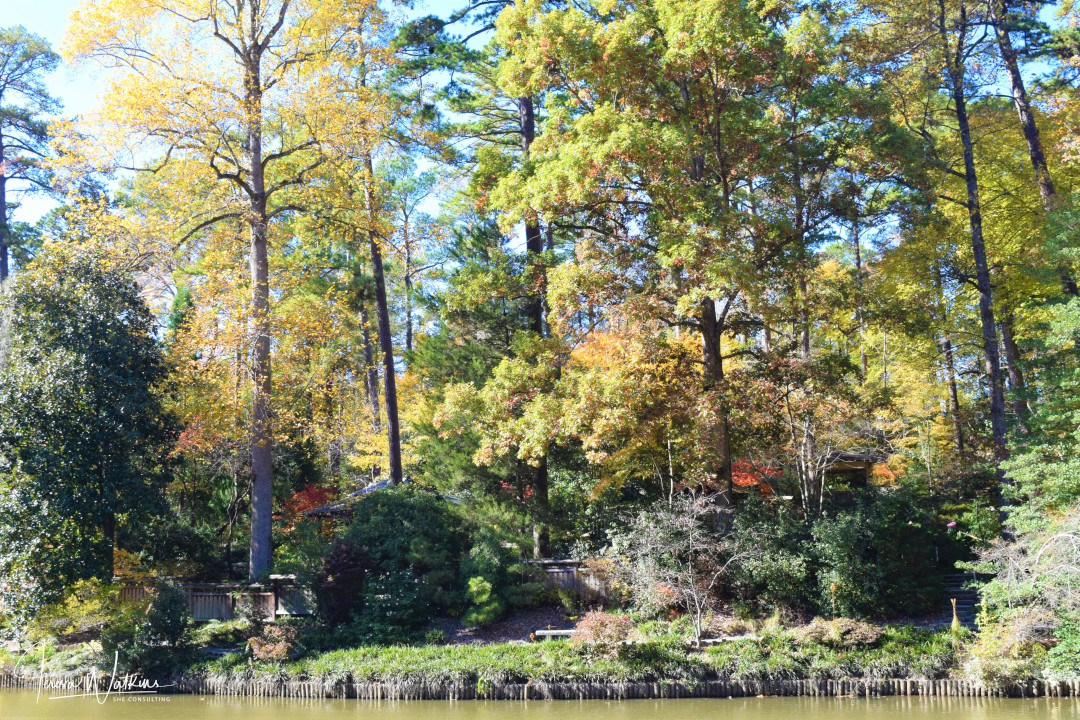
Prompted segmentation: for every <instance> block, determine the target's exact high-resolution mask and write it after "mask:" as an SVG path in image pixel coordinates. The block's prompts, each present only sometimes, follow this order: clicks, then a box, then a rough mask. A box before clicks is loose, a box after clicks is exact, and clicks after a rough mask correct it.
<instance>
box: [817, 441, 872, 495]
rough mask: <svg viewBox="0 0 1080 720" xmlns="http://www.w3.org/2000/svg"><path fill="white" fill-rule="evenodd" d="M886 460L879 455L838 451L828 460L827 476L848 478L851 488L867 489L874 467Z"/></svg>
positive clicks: (826, 466)
mask: <svg viewBox="0 0 1080 720" xmlns="http://www.w3.org/2000/svg"><path fill="white" fill-rule="evenodd" d="M885 460H886V458H883V457H880V456H878V455H867V454H865V453H857V452H847V451H844V450H837V451H835V452H832V453H830V454H829V456H828V458H826V465H825V474H826V475H840V476H843V477H845V478H847V482H848V486H849V487H851V488H857V487H866V486H867V485H868V484H869V483H870V473H871V471H873V469H874V466H875V465H879V464H881V463H883V462H885Z"/></svg>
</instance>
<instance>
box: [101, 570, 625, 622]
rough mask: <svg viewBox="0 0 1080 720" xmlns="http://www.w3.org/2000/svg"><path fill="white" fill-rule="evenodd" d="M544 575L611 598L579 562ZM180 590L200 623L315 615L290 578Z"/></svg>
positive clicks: (126, 590)
mask: <svg viewBox="0 0 1080 720" xmlns="http://www.w3.org/2000/svg"><path fill="white" fill-rule="evenodd" d="M530 564H532V565H534V566H536V567H537V568H539V569H540V570H541V571H543V573H544V581H545V583H546V584H547V585H548V587H551V588H555V589H560V590H566V591H568V592H574V593H577V594H579V595H580V596H581V597H582V598H584V599H586V600H587V601H595V600H599V599H602V598H605V597H607V587H606V585H605V583H604V581H603V579H601V578H600V577H598V576H597V575H595V574H594V573H592V572H590V571H589V570H588V568H587V567H586V566H585V565H584V564H583V563H581V562H578V561H576V560H536V561H530ZM116 582H117V583H119V584H120V585H121V586H122V587H121V590H120V599H121V600H136V601H138V600H146V599H147V598H149V597H150V594H151V593H152V592H153V587H154V586H153V583H152V582H148V581H145V580H124V579H117V580H116ZM180 587H182V588H183V589H184V593H185V594H186V595H187V601H188V607H189V608H190V609H191V618H192V620H195V621H196V622H207V621H209V620H232V619H233V618H235V617H236V615H237V612H238V610H239V606H240V603H241V602H243V601H251V602H253V603H254V604H255V608H257V609H258V610H259V612H260V613H261V614H262V616H263V617H266V618H274V619H276V618H279V617H287V616H291V615H314V614H315V601H314V598H312V597H311V593H310V592H309V591H307V590H305V589H304V588H301V587H300V586H298V585H296V584H295V581H294V580H293V578H291V577H290V576H285V577H282V578H277V579H275V578H273V576H272V577H271V581H270V582H269V583H267V584H262V585H245V584H242V583H189V582H181V583H180Z"/></svg>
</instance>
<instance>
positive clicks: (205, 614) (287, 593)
mask: <svg viewBox="0 0 1080 720" xmlns="http://www.w3.org/2000/svg"><path fill="white" fill-rule="evenodd" d="M115 582H117V583H118V584H120V585H121V586H122V587H121V590H120V599H121V600H146V599H148V598H149V597H150V595H151V593H153V589H154V586H153V583H152V582H147V581H144V580H124V579H117V580H116V581H115ZM179 584H180V587H181V588H183V590H184V593H185V594H186V595H187V602H188V608H190V610H191V619H192V620H194V621H195V622H208V621H210V620H232V619H234V618H235V617H236V616H237V611H238V609H239V607H240V603H241V602H243V601H244V600H245V599H248V600H250V601H251V602H252V603H253V604H254V608H255V609H256V610H257V611H258V612H259V613H260V614H261V615H262V616H263V617H265V618H271V619H274V620H276V619H277V618H280V617H289V616H292V615H313V614H315V602H314V599H313V598H311V597H310V594H309V593H308V592H307V591H305V590H304V589H303V588H301V587H300V586H299V585H297V584H296V582H295V578H293V577H292V576H274V575H271V576H270V582H269V583H267V584H263V585H245V584H240V583H184V582H182V583H179Z"/></svg>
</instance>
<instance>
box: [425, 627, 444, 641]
mask: <svg viewBox="0 0 1080 720" xmlns="http://www.w3.org/2000/svg"><path fill="white" fill-rule="evenodd" d="M424 642H426V643H427V644H428V645H445V644H446V643H447V637H446V633H445V632H443V631H442V630H440V629H439V628H432V629H431V630H428V631H427V632H426V633H424Z"/></svg>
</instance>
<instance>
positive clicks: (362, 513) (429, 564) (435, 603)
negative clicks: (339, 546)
mask: <svg viewBox="0 0 1080 720" xmlns="http://www.w3.org/2000/svg"><path fill="white" fill-rule="evenodd" d="M354 512H355V515H354V518H353V521H352V523H351V524H350V525H349V527H348V528H347V529H346V530H345V532H344V533H343V535H342V539H343V540H346V541H349V542H352V543H354V544H356V545H357V546H359V547H362V548H364V549H366V550H367V552H368V554H369V555H370V557H371V561H372V563H373V568H374V569H373V571H372V572H373V576H374V575H377V576H379V577H378V578H375V577H372V578H371V582H372V583H374V584H377V585H379V586H380V588H381V589H380V588H376V589H372V590H370V591H365V593H364V596H365V599H366V600H367V601H370V600H372V599H376V600H378V599H379V598H381V597H383V596H384V595H386V592H401V594H400V595H398V596H396V597H393V598H390V599H389V604H386V603H384V605H386V606H385V607H381V608H380V609H378V610H376V611H375V612H383V611H386V612H390V613H392V614H393V616H394V617H395V618H396V619H397V620H399V621H402V622H406V623H407V624H408V625H410V626H411V625H415V624H420V623H425V622H427V621H428V620H429V619H430V617H431V614H432V613H438V612H444V611H447V610H451V609H460V608H461V606H462V605H463V604H464V601H465V593H464V588H463V587H462V583H461V580H460V578H459V574H458V569H459V566H460V564H461V560H462V556H463V555H464V554H465V548H466V545H467V541H468V536H467V533H466V532H465V529H464V524H463V522H462V520H461V518H460V517H458V515H457V514H456V513H455V512H454V511H453V509H452V508H451V507H450V505H449V504H448V503H447V502H446V501H445V500H444V499H443V498H442V497H440V496H439V495H438V494H436V493H434V492H432V491H430V490H427V489H425V488H421V487H416V486H415V485H412V484H408V485H400V486H397V487H389V488H385V489H383V490H379V491H378V492H374V493H371V494H370V495H367V496H365V497H364V498H363V499H362V500H361V501H360V502H358V503H357V504H356V507H355V511H354ZM406 575H411V578H412V580H411V581H406V580H407V578H406ZM406 601H407V602H408V603H409V604H408V605H407V604H406ZM379 602H382V600H379ZM365 614H368V613H365Z"/></svg>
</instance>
